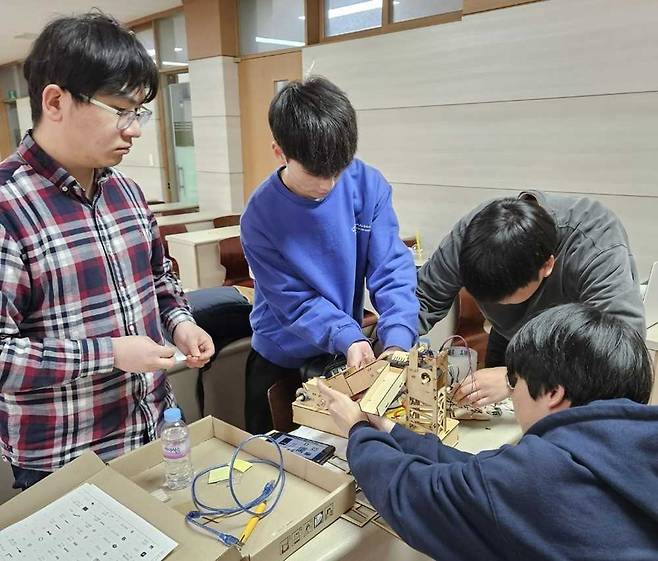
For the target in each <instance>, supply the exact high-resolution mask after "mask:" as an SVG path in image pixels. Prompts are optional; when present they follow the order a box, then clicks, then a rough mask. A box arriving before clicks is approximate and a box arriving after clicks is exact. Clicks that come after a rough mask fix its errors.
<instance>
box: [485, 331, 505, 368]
mask: <svg viewBox="0 0 658 561" xmlns="http://www.w3.org/2000/svg"><path fill="white" fill-rule="evenodd" d="M508 344H509V340H508V339H506V338H505V337H503V336H502V335H501V334H500V333H498V332H497V331H496V330H495V329H491V332H490V333H489V342H488V343H487V354H486V356H485V358H484V367H485V368H494V367H495V366H505V351H506V350H507V345H508Z"/></svg>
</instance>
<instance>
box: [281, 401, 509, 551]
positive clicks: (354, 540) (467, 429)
mask: <svg viewBox="0 0 658 561" xmlns="http://www.w3.org/2000/svg"><path fill="white" fill-rule="evenodd" d="M293 434H296V435H298V436H301V437H304V438H310V439H313V440H320V441H322V442H326V443H327V444H333V445H334V446H335V447H336V455H337V456H339V457H342V458H345V457H346V449H347V440H346V439H345V438H340V437H337V436H333V435H329V434H327V433H323V432H320V431H317V430H315V429H310V428H308V427H301V428H299V429H297V430H296V431H294V433H293ZM520 437H521V428H520V427H519V425H518V424H516V421H515V420H514V415H513V413H512V411H511V408H509V407H507V408H506V409H504V411H503V415H502V416H501V417H492V418H491V420H489V421H461V422H460V424H459V444H458V445H457V448H458V449H459V450H464V451H466V452H471V453H477V452H481V451H482V450H491V449H495V448H498V447H500V446H502V445H503V444H513V443H515V442H517V441H518V440H519V438H520ZM308 559H313V560H314V561H338V560H339V559H340V560H349V561H370V560H372V561H430V558H429V557H427V556H426V555H423V554H422V553H419V552H418V551H416V550H415V549H412V548H411V547H409V546H408V545H407V544H405V543H404V542H403V541H402V540H400V539H398V538H396V537H394V536H393V535H392V534H390V533H388V532H387V531H386V530H383V529H382V528H380V527H379V526H377V525H375V524H373V523H372V522H368V523H367V524H366V525H365V526H363V528H359V527H358V526H356V525H355V524H352V523H351V522H348V521H347V520H345V519H343V518H339V519H338V520H337V521H336V522H334V523H333V524H332V525H331V526H329V527H328V528H327V529H326V530H323V531H322V532H321V533H320V534H319V535H318V536H317V537H315V538H313V539H312V540H311V541H310V542H308V543H307V544H305V545H304V546H303V547H302V548H301V549H299V550H298V551H296V552H295V553H294V554H293V555H291V556H290V557H289V558H288V560H289V561H307V560H308Z"/></svg>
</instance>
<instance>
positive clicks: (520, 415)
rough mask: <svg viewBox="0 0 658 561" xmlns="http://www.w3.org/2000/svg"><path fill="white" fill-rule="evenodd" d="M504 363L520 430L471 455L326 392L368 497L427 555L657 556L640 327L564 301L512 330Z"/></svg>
mask: <svg viewBox="0 0 658 561" xmlns="http://www.w3.org/2000/svg"><path fill="white" fill-rule="evenodd" d="M505 361H506V363H507V364H506V367H507V371H508V372H509V376H508V383H509V385H510V386H511V387H512V401H513V402H514V413H515V415H516V418H517V421H518V422H519V424H520V425H521V428H522V429H523V432H524V435H523V437H522V438H521V440H520V441H519V442H518V444H516V445H514V446H503V447H502V448H500V449H498V450H491V451H486V452H480V453H479V454H475V455H473V454H468V453H466V452H461V451H459V450H455V449H453V448H450V447H448V446H443V445H442V444H441V442H440V441H439V440H438V439H437V438H436V437H435V436H433V435H425V436H421V435H418V434H415V433H412V432H411V431H409V430H407V429H406V428H404V427H402V426H401V425H396V424H394V423H393V422H392V421H391V420H390V419H386V418H380V417H375V416H366V415H365V414H364V413H362V412H361V410H360V409H359V406H358V404H356V403H355V402H353V401H351V400H350V399H349V398H348V397H347V396H346V395H344V394H342V393H340V392H336V391H334V390H332V389H330V388H328V387H326V386H324V387H323V388H322V393H323V394H324V395H325V397H326V398H327V401H328V403H329V410H330V412H331V413H332V415H333V417H334V420H335V421H336V422H337V423H338V425H339V426H340V427H341V428H342V429H343V430H345V431H346V432H347V431H349V443H348V447H347V460H348V462H349V464H350V468H351V470H352V473H353V475H354V477H355V478H356V480H357V482H358V483H359V485H360V486H361V488H362V489H363V491H364V492H365V494H366V496H367V497H368V499H369V500H370V502H371V503H372V505H373V506H374V507H375V508H376V509H377V511H378V512H379V513H380V514H381V515H382V516H383V517H384V518H385V519H386V521H387V522H388V523H389V524H390V525H391V526H392V527H393V529H394V530H395V531H396V532H397V533H398V534H399V535H400V537H401V538H402V539H403V540H404V541H406V542H407V543H409V544H410V545H411V546H412V547H414V548H416V549H418V550H420V551H422V552H423V553H425V554H427V555H429V556H430V557H432V558H433V559H441V560H446V561H447V560H457V559H532V560H533V561H534V560H546V561H548V560H557V559H561V560H569V559H571V560H574V561H576V560H578V561H581V560H583V559H591V560H594V559H615V560H616V561H639V560H641V559H655V558H656V551H658V531H657V529H658V504H657V503H656V496H657V494H658V477H657V476H656V474H657V473H658V437H656V435H657V434H658V407H650V406H647V405H646V403H647V402H648V400H649V395H650V393H651V386H652V371H651V360H650V357H649V354H648V352H647V349H646V347H645V345H644V341H643V339H642V336H641V335H640V334H639V333H638V332H637V330H636V329H634V328H633V327H632V326H631V325H630V324H629V323H628V322H627V321H625V320H623V319H621V318H619V317H617V316H615V315H612V314H608V313H605V312H601V311H599V310H598V309H595V308H593V307H589V306H585V305H583V304H565V305H562V306H558V307H555V308H551V309H549V310H547V311H545V312H543V313H541V314H540V315H538V316H537V317H535V318H534V319H532V320H530V321H529V322H528V323H526V324H525V325H524V326H523V327H521V328H520V329H519V331H518V332H517V333H516V335H514V337H513V338H512V339H511V341H510V343H509V345H508V347H507V352H506V359H505Z"/></svg>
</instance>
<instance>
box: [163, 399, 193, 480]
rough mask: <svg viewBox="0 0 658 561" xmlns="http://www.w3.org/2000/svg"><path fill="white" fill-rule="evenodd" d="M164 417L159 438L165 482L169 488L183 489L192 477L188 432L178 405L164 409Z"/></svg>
mask: <svg viewBox="0 0 658 561" xmlns="http://www.w3.org/2000/svg"><path fill="white" fill-rule="evenodd" d="M164 418H165V422H164V424H163V425H162V429H161V430H160V440H161V442H162V455H163V456H164V461H165V484H166V485H167V487H169V489H183V488H184V487H188V486H189V485H190V484H191V483H192V479H193V478H194V470H193V469H192V462H191V461H190V448H191V446H190V433H189V431H188V429H187V425H186V424H185V423H184V422H183V420H182V419H181V412H180V409H179V408H178V407H172V408H171V409H166V410H165V412H164Z"/></svg>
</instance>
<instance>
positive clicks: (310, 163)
mask: <svg viewBox="0 0 658 561" xmlns="http://www.w3.org/2000/svg"><path fill="white" fill-rule="evenodd" d="M268 119H269V123H270V129H271V130H272V136H273V137H274V140H275V141H276V143H277V144H278V145H279V147H280V148H281V150H282V151H283V153H284V154H285V155H286V157H287V158H291V159H293V160H296V161H297V162H299V163H300V164H301V165H302V166H303V167H304V169H305V170H306V171H307V172H308V173H310V174H311V175H314V176H316V177H323V178H328V177H335V176H336V175H338V174H339V173H340V172H341V171H343V170H344V169H345V168H346V167H347V166H348V165H349V164H350V162H351V161H352V159H353V158H354V153H355V152H356V145H357V140H358V133H357V124H356V112H355V111H354V107H352V104H351V103H350V101H349V99H347V96H346V95H345V93H344V92H343V91H342V90H340V89H339V88H338V87H336V86H335V85H334V84H332V83H331V82H330V81H329V80H327V79H326V78H322V77H320V76H313V77H310V78H307V79H306V80H302V81H294V82H290V83H289V84H287V85H286V86H285V87H284V88H283V89H282V90H281V91H280V92H279V93H278V94H277V95H275V96H274V99H273V100H272V103H270V110H269V114H268Z"/></svg>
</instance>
